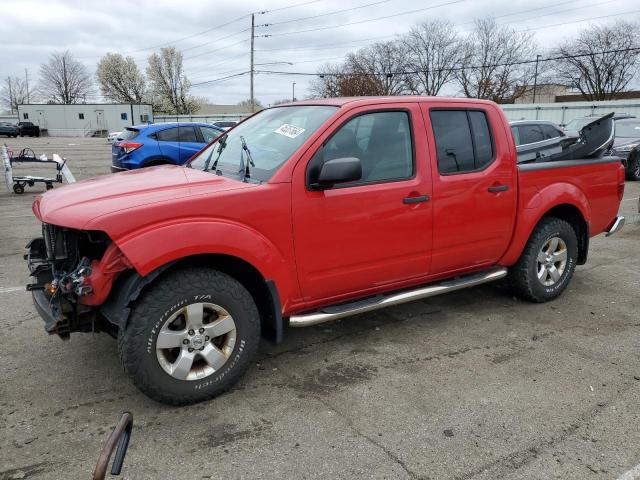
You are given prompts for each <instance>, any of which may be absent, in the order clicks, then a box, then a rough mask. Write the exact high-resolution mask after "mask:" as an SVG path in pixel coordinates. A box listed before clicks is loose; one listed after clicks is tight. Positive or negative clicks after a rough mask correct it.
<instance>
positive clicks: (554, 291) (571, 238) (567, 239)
mask: <svg viewBox="0 0 640 480" xmlns="http://www.w3.org/2000/svg"><path fill="white" fill-rule="evenodd" d="M554 239H557V240H558V242H557V243H556V242H554ZM554 244H555V245H556V246H555V247H553V251H552V252H549V245H552V246H553V245H554ZM557 244H561V245H564V247H565V248H563V249H559V250H556V249H557ZM562 250H565V251H564V252H563V251H562ZM556 252H557V253H556ZM553 253H556V254H557V255H562V256H563V258H564V259H565V261H564V264H563V263H562V262H561V261H560V258H557V259H556V258H554V255H553ZM577 257H578V239H577V236H576V232H575V230H574V229H573V227H572V226H571V225H570V224H569V223H567V222H566V221H564V220H561V219H559V218H553V217H548V218H543V219H542V220H541V221H540V223H538V225H537V226H536V228H535V229H534V230H533V233H532V234H531V237H530V238H529V241H528V242H527V245H526V246H525V248H524V251H523V252H522V255H521V256H520V259H519V260H518V263H516V264H515V265H514V266H513V267H511V269H510V270H509V280H510V283H511V286H512V288H513V290H514V293H515V294H516V295H517V296H518V297H520V298H523V299H525V300H529V301H532V302H548V301H549V300H553V299H554V298H556V297H558V296H559V295H560V294H561V293H562V292H563V291H564V289H565V288H567V285H568V284H569V282H570V281H571V277H572V276H573V272H574V271H575V268H576V260H577ZM554 262H555V264H554ZM545 264H546V265H548V266H549V268H550V269H555V268H556V266H557V267H560V266H561V265H563V266H562V272H561V274H559V275H558V277H557V278H555V279H551V277H550V276H548V275H547V274H546V273H545V268H544V265H545ZM557 271H558V270H557V269H556V272H557ZM541 272H542V277H543V279H541V278H540V273H541ZM545 280H546V282H545ZM545 283H548V285H545Z"/></svg>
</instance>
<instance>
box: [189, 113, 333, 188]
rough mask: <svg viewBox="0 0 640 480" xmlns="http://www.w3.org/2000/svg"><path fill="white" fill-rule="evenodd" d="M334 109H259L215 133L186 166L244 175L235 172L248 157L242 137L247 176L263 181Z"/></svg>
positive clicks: (267, 178)
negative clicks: (234, 124) (248, 171)
mask: <svg viewBox="0 0 640 480" xmlns="http://www.w3.org/2000/svg"><path fill="white" fill-rule="evenodd" d="M337 109H338V107H333V106H318V105H308V106H294V107H276V108H270V109H267V110H263V111H262V112H259V113H257V114H256V115H254V116H252V117H250V118H248V119H247V120H245V121H244V122H242V123H241V124H239V125H238V126H236V127H235V128H234V129H233V130H230V131H229V132H228V133H226V134H223V135H221V136H220V137H218V139H217V140H216V141H215V142H214V143H212V144H211V145H209V146H208V147H207V148H206V149H205V150H203V151H202V152H201V153H200V154H199V155H198V156H197V157H195V158H194V159H193V160H192V161H191V163H190V166H191V168H195V169H198V170H205V169H206V170H210V171H213V170H216V171H218V172H219V173H220V174H222V175H225V176H226V175H229V176H238V177H241V178H244V175H243V174H242V173H240V174H239V173H238V171H239V169H240V166H241V165H246V164H247V161H248V158H247V151H246V150H245V149H244V148H243V140H244V143H245V144H246V147H247V149H248V150H249V151H250V152H251V153H250V156H251V159H252V160H253V164H252V165H251V166H250V176H249V178H251V179H254V180H258V181H260V182H264V181H267V180H269V179H270V178H271V177H272V176H273V175H274V174H275V173H276V171H277V170H278V169H279V168H280V167H281V166H282V164H283V163H284V162H285V161H286V160H287V159H288V158H289V157H290V156H291V155H292V154H293V153H294V152H295V151H296V150H297V149H298V148H299V147H300V145H302V144H303V143H304V142H305V140H307V139H308V138H309V137H310V136H311V135H312V134H313V132H315V131H316V130H317V129H318V128H319V127H320V125H322V124H323V123H324V122H325V121H326V120H327V119H328V118H329V117H330V116H331V115H332V114H333V113H335V111H336V110H337Z"/></svg>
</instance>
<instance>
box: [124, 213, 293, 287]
mask: <svg viewBox="0 0 640 480" xmlns="http://www.w3.org/2000/svg"><path fill="white" fill-rule="evenodd" d="M116 243H117V245H118V247H119V248H120V250H121V251H122V252H123V253H124V254H125V256H126V257H127V259H128V260H129V261H130V262H131V264H132V265H133V267H134V268H135V270H136V271H137V272H138V273H139V274H140V275H141V276H143V277H144V276H146V275H148V274H150V273H151V272H153V271H154V270H156V269H158V268H160V267H162V266H163V265H166V264H168V263H170V262H173V261H176V260H180V259H182V258H186V257H190V256H194V255H202V254H222V255H230V256H232V257H236V258H239V259H241V260H244V261H245V262H247V263H249V264H251V265H252V266H253V267H255V268H256V269H257V270H258V271H259V272H260V273H261V274H262V276H263V278H264V279H265V280H273V281H274V282H275V283H276V285H277V287H278V290H279V292H280V295H281V298H283V299H286V298H292V297H293V296H294V293H295V285H296V279H295V272H293V269H292V268H290V266H289V264H288V262H287V261H286V259H285V256H284V255H283V254H282V252H280V251H279V249H278V248H277V247H276V245H274V244H273V242H271V241H270V240H269V239H268V238H266V237H265V236H264V235H263V234H261V233H260V232H258V231H257V230H255V229H253V228H251V227H249V226H247V225H243V224H239V223H236V222H232V221H226V220H210V219H202V218H192V219H185V218H181V219H180V221H179V222H177V223H165V224H155V225H152V226H149V227H146V228H145V229H143V230H138V231H136V232H134V233H131V234H129V235H127V236H126V237H123V238H121V239H119V240H117V241H116ZM292 272H293V273H292Z"/></svg>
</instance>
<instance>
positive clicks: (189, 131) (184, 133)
mask: <svg viewBox="0 0 640 480" xmlns="http://www.w3.org/2000/svg"><path fill="white" fill-rule="evenodd" d="M178 131H179V133H178V138H179V143H180V154H179V158H180V160H179V164H180V165H182V164H183V163H185V162H186V161H187V160H189V159H190V158H191V157H192V156H193V155H195V154H196V153H197V152H198V151H200V149H201V148H202V147H203V146H204V141H203V140H202V137H201V136H200V132H199V131H196V127H195V126H193V125H180V126H179V127H178Z"/></svg>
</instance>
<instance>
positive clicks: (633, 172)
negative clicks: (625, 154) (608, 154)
mask: <svg viewBox="0 0 640 480" xmlns="http://www.w3.org/2000/svg"><path fill="white" fill-rule="evenodd" d="M626 174H627V180H631V181H634V182H637V181H638V180H640V153H636V154H632V155H629V159H628V160H627V169H626Z"/></svg>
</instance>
